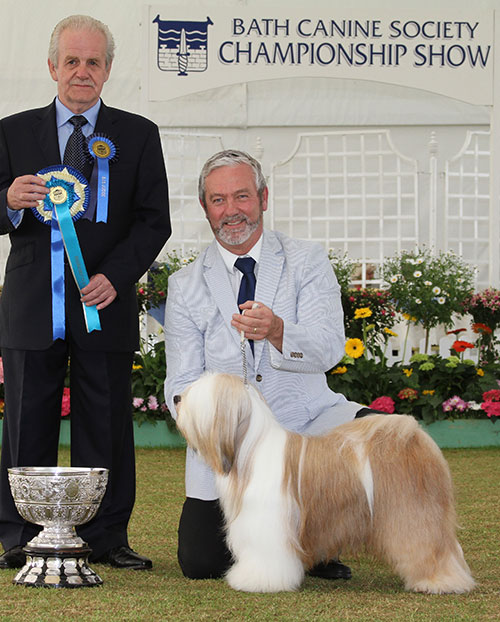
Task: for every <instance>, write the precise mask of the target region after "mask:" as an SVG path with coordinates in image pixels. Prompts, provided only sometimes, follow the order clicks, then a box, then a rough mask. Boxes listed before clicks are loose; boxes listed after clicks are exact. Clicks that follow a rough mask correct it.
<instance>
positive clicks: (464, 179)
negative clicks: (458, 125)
mask: <svg viewBox="0 0 500 622" xmlns="http://www.w3.org/2000/svg"><path fill="white" fill-rule="evenodd" d="M489 166H490V133H489V132H467V136H466V139H465V143H464V146H463V147H462V149H461V150H460V151H459V153H458V154H457V155H456V156H455V157H454V158H452V159H451V160H448V161H447V162H446V166H445V176H444V180H445V181H444V183H445V209H444V223H443V226H444V233H445V235H444V241H445V245H446V249H447V250H453V251H455V252H456V253H457V254H458V255H460V256H461V257H463V259H464V260H465V261H467V262H469V263H471V264H473V265H475V266H477V268H478V274H477V285H478V286H480V287H485V286H487V285H488V284H489V260H488V253H489V227H490V190H489V183H490V174H489Z"/></svg>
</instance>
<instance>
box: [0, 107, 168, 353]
mask: <svg viewBox="0 0 500 622" xmlns="http://www.w3.org/2000/svg"><path fill="white" fill-rule="evenodd" d="M95 131H96V132H100V133H103V134H106V135H108V136H109V137H110V138H111V139H112V140H113V142H114V143H115V145H117V147H118V150H119V159H118V161H117V162H114V163H112V164H111V165H110V183H109V208H108V222H107V223H95V222H93V221H92V222H91V221H89V220H85V219H80V220H78V221H77V222H76V223H75V228H76V232H77V235H78V239H79V242H80V246H81V249H82V254H83V258H84V261H85V265H86V268H87V272H88V274H89V277H90V276H91V275H93V274H96V273H102V274H104V275H105V276H107V277H108V279H109V280H110V281H111V283H112V284H113V285H114V287H115V289H116V291H117V293H118V296H117V298H116V299H115V300H114V301H113V302H112V303H111V304H110V305H109V306H108V307H107V308H106V309H103V310H102V311H100V312H99V313H100V318H101V327H102V330H101V331H99V332H97V331H94V332H92V333H90V334H88V333H87V331H86V328H85V322H84V316H83V311H82V305H81V302H80V300H79V297H80V296H79V292H78V289H77V287H76V285H75V283H74V280H73V277H72V275H71V272H70V271H69V269H68V267H67V266H66V279H65V280H66V331H67V334H68V329H69V332H70V334H71V338H72V339H74V340H75V342H76V343H77V344H78V345H79V346H80V347H82V348H84V349H87V350H103V351H133V350H135V349H137V347H138V342H139V327H138V318H137V303H136V295H135V283H136V282H137V281H138V280H139V278H140V277H141V276H142V275H143V274H144V272H145V271H146V270H147V269H148V267H149V266H150V264H151V263H152V262H153V260H154V259H155V257H156V256H157V254H158V253H159V252H160V250H161V248H162V247H163V245H164V243H165V241H166V240H167V239H168V237H169V235H170V233H171V228H170V217H169V204H168V189H167V178H166V172H165V165H164V160H163V154H162V149H161V143H160V137H159V132H158V128H157V126H156V125H155V124H154V123H152V122H151V121H149V120H147V119H145V118H143V117H140V116H138V115H134V114H130V113H128V112H124V111H122V110H118V109H115V108H109V107H107V106H105V105H104V104H101V108H100V111H99V116H98V119H97V124H96V128H95ZM60 162H61V158H60V154H59V146H58V138H57V128H56V114H55V104H54V103H52V104H51V105H50V106H48V107H46V108H40V109H36V110H29V111H26V112H21V113H19V114H16V115H13V116H11V117H7V118H5V119H3V120H2V121H0V233H9V234H10V239H11V244H12V247H11V251H10V254H9V258H8V261H7V266H6V274H5V281H4V287H3V291H2V295H1V297H0V346H1V347H6V348H15V349H22V350H44V349H46V348H48V347H49V346H50V345H51V344H52V310H51V304H52V303H51V276H50V227H49V226H47V225H45V224H42V223H41V222H39V221H38V220H37V219H36V218H35V216H34V215H33V213H32V212H31V210H29V209H26V210H24V216H23V220H22V222H21V224H20V226H19V227H18V228H17V229H14V228H13V226H12V223H11V222H10V220H9V218H8V214H7V189H8V187H9V185H10V184H11V183H12V181H13V179H14V178H15V177H18V176H20V175H27V174H35V173H37V172H38V171H39V170H41V169H43V168H45V167H47V166H51V165H54V164H59V163H60Z"/></svg>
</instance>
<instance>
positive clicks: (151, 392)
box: [132, 339, 175, 429]
mask: <svg viewBox="0 0 500 622" xmlns="http://www.w3.org/2000/svg"><path fill="white" fill-rule="evenodd" d="M147 345H148V347H146V344H142V347H141V351H140V352H136V353H135V355H134V365H133V367H132V407H133V411H132V412H133V416H134V419H135V421H137V422H138V423H139V424H141V423H143V422H144V421H152V420H153V421H156V420H164V419H166V420H167V423H168V425H169V428H170V429H175V422H174V420H173V419H172V417H171V416H170V413H169V411H168V408H167V405H166V404H165V397H164V389H163V387H164V383H165V376H166V362H165V342H164V341H163V339H162V340H160V341H157V342H156V343H149V344H147Z"/></svg>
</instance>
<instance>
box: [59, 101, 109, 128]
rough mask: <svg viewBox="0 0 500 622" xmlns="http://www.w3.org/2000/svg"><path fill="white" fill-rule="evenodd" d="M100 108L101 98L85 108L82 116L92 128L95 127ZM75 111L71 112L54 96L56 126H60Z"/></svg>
mask: <svg viewBox="0 0 500 622" xmlns="http://www.w3.org/2000/svg"><path fill="white" fill-rule="evenodd" d="M100 108H101V100H100V99H99V101H97V102H96V103H95V104H94V105H93V106H92V107H91V108H89V109H88V110H85V112H84V113H82V114H83V116H84V117H85V118H86V119H87V123H89V124H90V125H91V126H92V129H94V128H95V126H96V123H97V115H98V114H99V110H100ZM74 116H75V113H74V112H72V111H71V110H70V109H69V108H67V107H66V106H65V105H64V104H63V103H62V102H61V100H60V99H59V97H56V123H57V127H58V128H60V127H62V126H63V125H64V124H65V123H67V122H68V120H69V119H71V117H74Z"/></svg>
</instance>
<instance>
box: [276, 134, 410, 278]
mask: <svg viewBox="0 0 500 622" xmlns="http://www.w3.org/2000/svg"><path fill="white" fill-rule="evenodd" d="M417 188H418V178H417V163H416V161H415V160H412V159H410V158H407V157H405V156H403V155H401V154H400V153H399V152H398V151H397V150H396V149H395V148H394V146H393V145H392V143H391V140H390V135H389V132H388V131H386V130H381V131H376V130H373V131H370V130H364V131H351V132H329V133H322V134H316V133H314V134H300V135H299V139H298V142H297V145H296V148H295V151H294V153H293V154H292V155H291V156H290V157H289V158H288V159H287V160H286V161H284V162H282V163H279V164H277V165H275V166H274V167H273V169H272V172H271V221H272V226H273V228H276V229H279V230H280V231H283V232H285V233H287V234H288V235H290V236H293V237H298V238H304V239H308V240H315V241H318V242H321V243H322V244H323V245H324V246H325V247H326V248H334V249H335V250H338V251H341V252H344V251H346V252H347V253H348V254H349V256H350V257H351V258H353V259H358V260H360V263H361V264H362V273H361V275H360V276H361V281H360V282H361V283H362V284H365V283H366V281H369V280H370V276H371V275H372V273H373V268H374V267H375V268H376V267H377V266H378V265H379V264H380V263H381V262H382V261H383V259H384V257H387V256H391V255H394V253H396V252H399V251H400V250H402V249H403V248H412V247H413V246H415V244H417V242H418V205H417V201H418V191H417Z"/></svg>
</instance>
